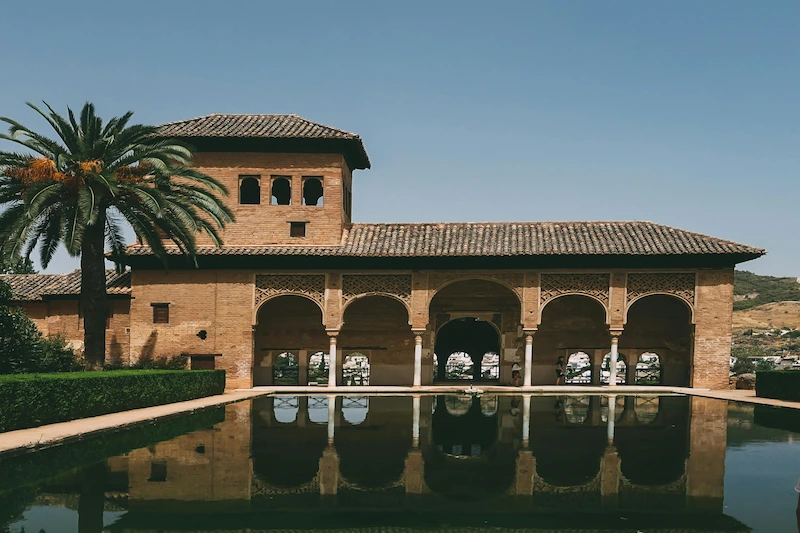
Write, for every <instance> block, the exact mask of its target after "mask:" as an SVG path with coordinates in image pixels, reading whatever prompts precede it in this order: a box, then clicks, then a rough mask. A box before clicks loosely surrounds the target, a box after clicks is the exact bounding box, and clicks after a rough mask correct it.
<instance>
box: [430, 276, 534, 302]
mask: <svg viewBox="0 0 800 533" xmlns="http://www.w3.org/2000/svg"><path fill="white" fill-rule="evenodd" d="M465 281H490V282H492V283H496V284H497V285H500V286H501V287H503V288H504V289H507V290H508V291H509V292H511V294H513V295H514V297H515V298H516V299H517V304H518V305H519V306H520V308H521V307H522V297H521V296H520V295H519V293H517V289H516V287H514V286H512V285H511V284H510V283H508V282H507V281H504V280H502V279H499V278H495V277H492V276H491V275H485V274H473V275H469V276H463V277H460V278H455V279H449V280H447V281H445V282H444V283H442V284H440V285H439V286H438V287H437V288H436V291H435V292H434V293H433V294H432V295H429V298H428V307H430V305H431V303H432V302H433V299H434V298H436V296H437V295H438V294H439V293H440V292H442V291H443V290H444V289H446V288H447V287H449V286H451V285H455V284H457V283H462V282H465Z"/></svg>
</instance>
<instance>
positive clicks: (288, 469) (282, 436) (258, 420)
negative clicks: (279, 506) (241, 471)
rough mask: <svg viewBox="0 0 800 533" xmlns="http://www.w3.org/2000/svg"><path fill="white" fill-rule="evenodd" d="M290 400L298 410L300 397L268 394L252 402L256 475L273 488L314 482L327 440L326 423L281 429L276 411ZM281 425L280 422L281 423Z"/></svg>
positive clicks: (293, 486)
mask: <svg viewBox="0 0 800 533" xmlns="http://www.w3.org/2000/svg"><path fill="white" fill-rule="evenodd" d="M284 401H288V402H289V403H290V404H291V405H293V406H294V407H292V409H298V406H299V398H298V397H297V396H288V397H287V396H266V397H261V398H254V399H253V401H252V411H253V417H252V421H253V428H252V441H253V444H252V449H251V450H250V453H251V454H252V461H253V462H252V468H253V474H254V475H255V477H256V478H258V479H259V480H261V481H262V482H265V483H268V484H269V485H270V486H273V487H280V488H290V487H292V488H295V487H301V486H304V485H306V484H307V483H310V482H312V481H313V480H314V478H315V477H316V476H317V472H318V471H319V460H320V457H322V452H323V450H324V449H325V445H326V443H327V439H326V434H327V431H326V428H325V426H323V425H317V424H306V425H304V426H303V425H298V424H296V423H295V424H293V425H292V427H291V430H278V431H276V428H275V421H274V420H272V414H273V413H274V412H275V411H278V412H279V411H280V410H281V409H284V408H285V407H281V406H280V405H276V402H284ZM278 425H279V427H280V423H279V424H278Z"/></svg>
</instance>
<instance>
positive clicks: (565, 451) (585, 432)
mask: <svg viewBox="0 0 800 533" xmlns="http://www.w3.org/2000/svg"><path fill="white" fill-rule="evenodd" d="M567 400H569V402H571V403H569V404H568V403H567ZM597 401H598V397H597V396H591V397H588V396H583V397H580V396H578V397H567V398H566V399H565V398H563V397H558V398H553V397H552V396H550V397H548V396H542V397H538V398H537V397H534V398H531V428H530V446H531V450H532V451H533V455H534V456H535V457H536V472H537V474H538V476H539V477H540V478H542V480H543V481H545V482H547V483H549V484H550V485H553V486H556V487H577V486H583V485H586V484H587V483H589V482H591V481H592V480H594V479H595V478H596V477H597V475H598V473H599V472H600V464H601V460H602V457H603V454H604V453H605V449H606V444H607V443H608V438H607V435H606V428H605V426H599V425H592V424H591V423H590V420H591V418H592V417H591V415H590V414H589V413H590V412H591V411H593V410H594V409H596V408H597V403H596V402H597ZM568 406H569V407H570V409H572V415H571V417H572V419H571V420H570V419H567V418H566V417H563V418H562V416H561V411H562V410H563V409H565V408H566V407H568ZM554 412H555V416H554ZM564 414H567V413H566V411H565V412H564Z"/></svg>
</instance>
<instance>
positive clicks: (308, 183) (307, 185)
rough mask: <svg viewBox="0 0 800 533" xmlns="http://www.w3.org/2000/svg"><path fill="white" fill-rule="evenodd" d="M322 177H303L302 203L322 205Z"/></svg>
mask: <svg viewBox="0 0 800 533" xmlns="http://www.w3.org/2000/svg"><path fill="white" fill-rule="evenodd" d="M322 192H323V191H322V178H303V205H317V206H321V205H323V201H324V197H323V194H322Z"/></svg>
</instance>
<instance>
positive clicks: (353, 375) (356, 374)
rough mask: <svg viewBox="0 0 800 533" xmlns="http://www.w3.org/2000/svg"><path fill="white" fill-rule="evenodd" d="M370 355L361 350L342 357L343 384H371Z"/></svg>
mask: <svg viewBox="0 0 800 533" xmlns="http://www.w3.org/2000/svg"><path fill="white" fill-rule="evenodd" d="M369 376H370V364H369V357H367V356H366V355H365V354H363V353H361V352H353V353H349V354H347V355H346V356H344V357H343V358H342V384H343V385H347V386H353V385H359V386H360V385H369Z"/></svg>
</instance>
